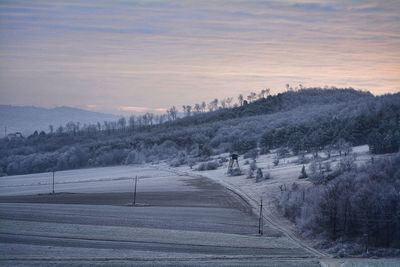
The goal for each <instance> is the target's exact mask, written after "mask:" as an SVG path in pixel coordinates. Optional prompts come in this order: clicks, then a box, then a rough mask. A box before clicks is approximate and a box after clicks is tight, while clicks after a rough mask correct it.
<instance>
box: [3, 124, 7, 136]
mask: <svg viewBox="0 0 400 267" xmlns="http://www.w3.org/2000/svg"><path fill="white" fill-rule="evenodd" d="M4 137H7V126H4Z"/></svg>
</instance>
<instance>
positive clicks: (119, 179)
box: [0, 166, 196, 196]
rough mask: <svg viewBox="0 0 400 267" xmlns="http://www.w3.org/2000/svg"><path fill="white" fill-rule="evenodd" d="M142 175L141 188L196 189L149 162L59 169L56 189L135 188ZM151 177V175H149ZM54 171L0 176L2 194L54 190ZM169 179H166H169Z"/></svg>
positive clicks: (86, 190) (104, 190) (163, 189)
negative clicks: (66, 169) (134, 185)
mask: <svg viewBox="0 0 400 267" xmlns="http://www.w3.org/2000/svg"><path fill="white" fill-rule="evenodd" d="M136 176H138V178H139V181H140V182H139V183H140V190H141V191H142V192H146V191H147V192H151V191H179V190H185V191H188V190H196V189H195V188H192V187H187V186H185V184H184V183H183V182H182V181H181V179H179V178H171V177H172V176H174V174H173V173H171V172H166V171H161V170H155V169H154V168H152V167H146V166H141V167H138V166H117V167H104V168H90V169H80V170H69V171H59V172H56V173H55V179H54V180H55V191H56V192H69V193H95V192H97V193H99V192H100V193H101V192H126V191H131V190H132V188H133V178H135V177H136ZM148 178H151V179H148ZM52 179H53V174H52V173H51V172H49V173H35V174H27V175H15V176H5V177H1V179H0V196H12V195H31V194H46V193H51V192H52ZM166 180H167V181H168V182H165V181H166Z"/></svg>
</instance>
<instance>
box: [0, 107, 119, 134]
mask: <svg viewBox="0 0 400 267" xmlns="http://www.w3.org/2000/svg"><path fill="white" fill-rule="evenodd" d="M118 118H119V116H117V115H113V114H105V113H100V112H94V111H89V110H84V109H79V108H73V107H66V106H61V107H56V108H42V107H35V106H11V105H0V127H1V131H2V133H4V129H5V127H7V133H14V132H21V133H22V134H23V135H29V134H32V133H33V132H34V131H35V130H38V131H46V132H48V131H49V125H53V126H54V128H55V129H56V128H57V127H58V126H60V125H64V124H66V123H67V122H70V121H73V122H79V123H81V124H85V123H86V124H89V123H96V122H103V121H111V120H117V119H118Z"/></svg>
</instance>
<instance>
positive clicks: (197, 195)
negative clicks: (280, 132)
mask: <svg viewBox="0 0 400 267" xmlns="http://www.w3.org/2000/svg"><path fill="white" fill-rule="evenodd" d="M354 151H356V152H357V153H358V159H357V163H359V164H361V163H362V162H365V161H367V160H370V155H369V154H368V148H367V147H365V146H364V147H356V148H354ZM295 160H296V158H295V157H292V158H286V159H284V160H281V162H280V164H279V165H278V166H274V165H273V163H272V162H273V155H271V154H269V155H262V156H260V157H259V158H258V159H257V165H258V167H260V168H262V169H263V171H264V172H266V171H268V172H269V173H270V174H271V177H272V178H271V179H270V180H266V181H262V182H260V183H255V181H254V179H247V178H246V177H245V175H242V176H236V177H229V176H227V175H226V167H227V166H223V167H221V168H219V169H217V170H213V171H203V172H199V171H194V170H191V169H190V168H189V167H187V166H183V167H179V168H170V167H168V166H167V165H166V164H160V165H143V166H118V167H107V168H93V169H81V170H71V171H61V172H57V173H56V184H55V189H56V194H55V195H52V194H49V193H50V192H51V188H52V184H51V180H52V174H51V173H43V174H32V175H20V176H9V177H1V180H0V218H1V219H0V229H1V232H0V264H1V265H4V266H15V265H19V266H53V265H57V266H86V265H100V266H103V265H104V266H127V265H131V264H134V265H145V266H153V265H163V266H210V265H213V266H231V265H235V266H249V265H251V266H311V267H312V266H400V262H399V261H398V260H396V259H390V260H388V259H385V260H365V259H334V258H331V257H330V255H327V254H324V253H321V252H319V251H316V250H315V249H313V248H312V247H311V246H310V244H308V243H307V242H304V240H301V239H299V238H298V237H297V236H296V234H295V230H294V227H293V225H292V224H291V223H290V222H288V221H287V220H285V219H284V218H282V217H280V215H279V214H278V213H276V211H275V209H274V206H273V200H274V198H275V196H277V195H278V194H279V186H280V185H281V184H287V185H290V184H291V183H293V182H297V183H308V182H307V181H306V180H299V179H298V176H299V174H300V169H301V165H298V164H296V163H294V161H295ZM333 161H335V157H334V158H333ZM239 163H240V165H241V167H242V169H244V170H247V168H248V165H245V164H244V160H243V159H240V162H239ZM333 164H334V162H333ZM135 176H138V177H139V182H138V203H139V204H140V206H137V207H132V206H131V204H132V196H133V194H132V191H133V180H132V178H133V177H135ZM206 177H208V178H206ZM221 185H223V186H221ZM261 198H263V201H264V205H265V206H264V218H265V219H264V223H265V227H264V236H262V237H260V236H258V234H257V230H258V218H257V216H256V215H255V214H256V212H257V211H258V204H259V200H260V199H261ZM72 204H73V205H72ZM93 204H95V205H93ZM252 209H253V213H252V212H251V210H252Z"/></svg>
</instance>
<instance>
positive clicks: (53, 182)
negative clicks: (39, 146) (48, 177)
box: [53, 170, 56, 195]
mask: <svg viewBox="0 0 400 267" xmlns="http://www.w3.org/2000/svg"><path fill="white" fill-rule="evenodd" d="M55 172H56V171H55V170H53V195H54V174H55Z"/></svg>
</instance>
